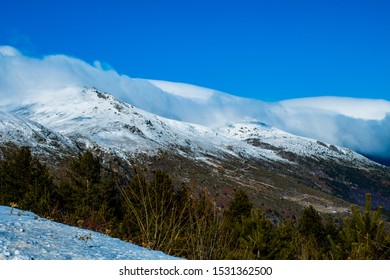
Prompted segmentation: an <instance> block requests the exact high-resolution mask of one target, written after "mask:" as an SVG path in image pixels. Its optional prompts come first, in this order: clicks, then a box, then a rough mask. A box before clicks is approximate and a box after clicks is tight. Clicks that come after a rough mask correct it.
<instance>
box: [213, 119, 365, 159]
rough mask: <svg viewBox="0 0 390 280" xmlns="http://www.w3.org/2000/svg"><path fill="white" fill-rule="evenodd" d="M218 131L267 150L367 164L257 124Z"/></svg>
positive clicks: (348, 151) (348, 153)
mask: <svg viewBox="0 0 390 280" xmlns="http://www.w3.org/2000/svg"><path fill="white" fill-rule="evenodd" d="M219 131H220V132H221V133H223V134H225V135H228V136H230V137H232V138H235V139H238V140H242V141H245V142H248V143H252V144H253V145H262V144H263V146H264V144H266V145H269V146H268V147H269V149H277V150H281V151H287V152H291V153H294V154H296V155H299V156H305V157H317V158H323V159H340V160H346V161H359V162H360V163H362V164H367V163H369V161H368V160H367V159H366V158H365V157H363V156H361V155H358V154H356V153H355V152H353V151H352V150H351V149H347V148H343V147H336V146H334V145H331V144H326V143H323V142H321V141H318V140H314V139H310V138H305V137H297V136H295V135H292V134H290V133H287V132H284V131H281V130H279V129H277V128H274V127H271V126H269V125H266V124H263V123H259V122H252V123H251V122H249V123H241V124H234V125H230V126H228V127H224V128H221V129H219Z"/></svg>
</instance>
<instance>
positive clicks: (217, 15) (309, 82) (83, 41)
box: [0, 0, 390, 101]
mask: <svg viewBox="0 0 390 280" xmlns="http://www.w3.org/2000/svg"><path fill="white" fill-rule="evenodd" d="M389 14H390V1H385V0H383V1H377V0H368V1H359V0H355V1H348V0H346V1H336V0H324V1H323V0H316V1H300V0H298V1H292V0H290V1H287V0H284V1H283V0H272V1H271V0H268V1H266V0H257V1H256V0H230V1H229V0H226V1H222V0H197V1H192V0H189V1H169V0H167V1H161V0H160V1H153V0H149V1H148V0H145V1H140V0H139V1H132V0H130V1H125V0H123V1H120V0H118V1H100V0H95V1H93V2H91V1H80V0H79V1H73V0H68V1H53V0H52V1H43V0H35V1H20V0H13V1H7V3H2V5H1V9H0V45H12V46H14V47H16V48H18V49H19V50H21V51H22V52H23V53H24V54H27V55H31V56H38V57H39V56H43V55H46V54H58V53H61V54H66V55H71V56H74V57H77V58H80V59H82V60H85V61H87V62H89V63H93V62H94V61H95V60H99V61H101V62H103V63H106V64H107V66H108V65H109V66H110V67H112V68H114V69H115V70H116V71H118V72H119V73H122V74H126V75H129V76H130V77H139V78H150V79H161V80H169V81H178V82H186V83H191V84H196V85H201V86H205V87H209V88H214V89H217V90H221V91H225V92H228V93H231V94H234V95H240V96H245V97H252V98H256V99H261V100H265V101H277V100H282V99H289V98H297V97H308V96H324V95H331V96H350V97H366V98H383V99H387V100H389V99H390V17H389Z"/></svg>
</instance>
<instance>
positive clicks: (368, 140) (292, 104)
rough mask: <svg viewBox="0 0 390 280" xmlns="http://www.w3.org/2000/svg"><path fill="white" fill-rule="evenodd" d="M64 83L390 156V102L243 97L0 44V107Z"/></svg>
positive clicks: (148, 106) (207, 119) (210, 122)
mask: <svg viewBox="0 0 390 280" xmlns="http://www.w3.org/2000/svg"><path fill="white" fill-rule="evenodd" d="M66 87H96V88H98V89H99V90H102V91H106V92H108V93H111V94H113V95H114V96H116V97H117V98H119V99H122V100H123V101H125V102H128V103H130V104H132V105H134V106H136V107H139V108H141V109H144V110H146V111H149V112H151V113H154V114H157V115H160V116H163V117H167V118H172V119H176V120H180V121H186V122H192V123H197V124H202V125H205V126H209V127H221V126H226V125H229V124H233V123H235V122H243V121H254V120H256V121H261V122H264V123H267V124H269V125H272V126H275V127H277V128H279V129H282V130H284V131H287V132H290V133H293V134H296V135H300V136H305V137H310V138H314V139H318V140H321V141H324V142H328V143H331V144H335V145H341V146H345V147H349V148H351V149H354V150H356V151H358V152H361V153H365V154H369V155H375V156H382V157H390V102H389V101H386V100H372V99H358V98H342V97H315V98H305V99H292V100H285V101H281V102H276V103H266V102H262V101H260V100H251V99H246V98H241V97H237V96H233V95H229V94H225V93H222V92H218V91H215V90H211V89H205V88H201V87H197V86H193V85H187V84H183V83H172V82H164V81H156V80H143V79H133V78H130V77H128V76H126V75H120V74H119V73H117V72H116V71H115V70H113V69H108V70H107V69H104V68H103V67H101V63H99V62H96V63H94V65H90V64H88V63H86V62H84V61H82V60H79V59H76V58H72V57H69V56H65V55H49V56H45V57H43V58H34V57H28V56H25V55H23V54H21V53H20V52H19V51H18V50H17V49H15V48H13V47H10V46H0V106H1V110H7V108H10V107H9V106H14V105H15V104H21V103H23V102H33V101H34V100H37V99H39V100H41V101H42V100H45V99H47V98H54V97H55V95H56V94H61V93H62V92H63V91H62V90H61V89H63V88H66Z"/></svg>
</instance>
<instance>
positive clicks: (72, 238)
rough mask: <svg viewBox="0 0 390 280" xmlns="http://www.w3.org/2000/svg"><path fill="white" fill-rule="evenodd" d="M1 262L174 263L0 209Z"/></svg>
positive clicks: (142, 250) (107, 239)
mask: <svg viewBox="0 0 390 280" xmlns="http://www.w3.org/2000/svg"><path fill="white" fill-rule="evenodd" d="M0 237H1V238H0V260H173V259H177V258H174V257H171V256H169V255H166V254H164V253H162V252H159V251H152V250H149V249H146V248H143V247H139V246H137V245H134V244H131V243H128V242H124V241H122V240H119V239H115V238H111V237H109V236H107V235H103V234H100V233H96V232H93V231H89V230H85V229H80V228H77V227H72V226H68V225H64V224H60V223H56V222H53V221H50V220H46V219H42V218H40V217H38V216H37V215H35V214H34V213H32V212H27V211H21V210H19V209H16V208H10V207H6V206H0Z"/></svg>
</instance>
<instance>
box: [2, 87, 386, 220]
mask: <svg viewBox="0 0 390 280" xmlns="http://www.w3.org/2000/svg"><path fill="white" fill-rule="evenodd" d="M171 90H172V88H171ZM177 94H178V93H177ZM151 102H152V101H151ZM0 110H2V111H7V112H3V113H1V122H0V133H1V135H2V136H1V137H2V138H0V139H1V143H3V144H4V143H6V142H8V141H11V142H14V143H15V144H17V145H28V146H31V147H33V148H34V151H35V152H36V153H37V154H41V155H42V156H45V155H46V156H47V155H48V154H56V153H58V152H60V153H74V152H77V151H80V150H83V149H85V148H88V149H92V150H95V151H96V152H99V153H101V154H102V155H103V156H104V157H106V158H107V159H110V158H115V157H119V158H120V159H121V160H123V161H125V162H126V163H127V164H128V165H129V166H132V167H137V166H142V168H148V169H150V170H153V169H156V168H162V169H166V170H168V171H169V173H170V174H172V175H173V177H174V178H176V179H177V181H178V183H180V182H181V183H185V184H189V185H191V186H195V191H196V190H197V191H200V190H202V189H207V190H208V192H209V193H210V194H211V195H212V196H213V197H214V198H215V200H216V202H217V204H218V205H219V206H220V207H225V206H226V205H227V203H228V202H229V200H230V199H231V196H232V193H233V191H234V190H235V189H237V188H238V187H242V188H245V189H246V190H247V191H248V193H250V195H251V197H252V199H253V201H254V203H255V205H256V206H258V207H261V208H264V209H272V210H274V211H276V212H278V213H279V214H281V215H289V214H294V213H298V212H299V211H300V209H301V208H302V206H305V205H308V204H312V205H313V206H315V207H316V209H317V210H319V211H321V212H326V213H338V212H345V211H348V204H349V203H351V202H352V203H358V204H363V203H364V195H365V193H366V192H371V193H373V204H374V205H376V204H382V205H384V206H385V208H389V207H390V194H389V186H390V175H389V169H388V168H386V167H384V166H381V165H379V164H377V163H374V162H372V161H370V160H368V159H367V158H365V157H363V156H361V155H359V154H357V153H355V152H353V151H352V150H350V149H346V148H342V147H337V146H335V145H330V144H326V143H323V142H321V141H317V140H312V139H308V138H303V137H298V136H294V135H292V134H289V133H286V132H283V131H281V130H279V129H276V128H274V127H271V126H269V125H266V124H263V123H261V122H259V121H256V120H253V119H252V120H250V121H244V122H239V123H235V124H231V125H228V126H225V127H224V126H222V127H221V126H218V127H217V128H210V127H205V126H201V125H196V124H190V123H185V122H180V121H176V120H172V119H167V118H163V117H160V116H157V115H155V114H152V113H149V112H146V111H143V110H141V109H138V108H136V107H134V106H133V105H131V104H128V103H126V102H123V101H121V100H119V99H117V98H116V97H114V96H112V95H111V94H109V93H104V92H102V91H99V90H98V89H96V88H82V87H74V86H72V87H63V88H57V89H55V90H53V89H51V90H50V91H48V90H46V91H45V92H42V93H40V94H35V95H31V96H30V97H29V98H26V99H23V100H20V101H17V102H16V101H14V102H12V105H9V104H8V105H7V106H2V107H0Z"/></svg>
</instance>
